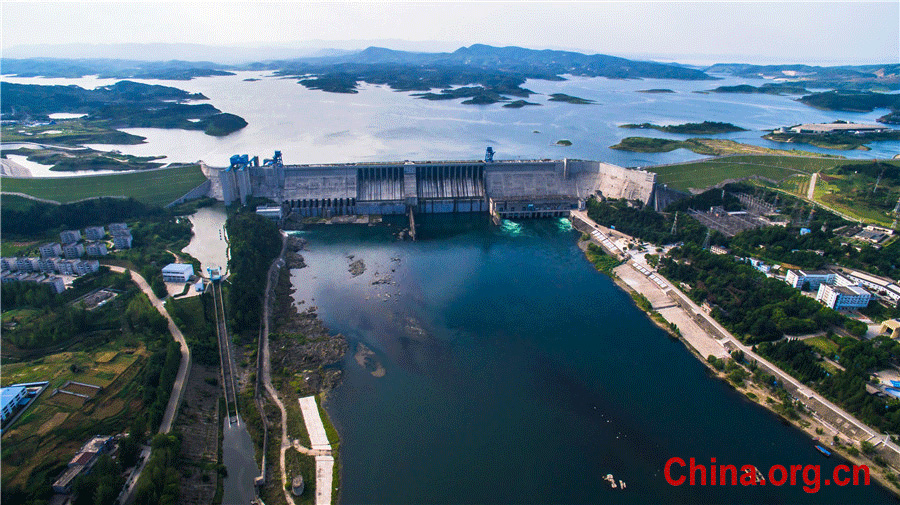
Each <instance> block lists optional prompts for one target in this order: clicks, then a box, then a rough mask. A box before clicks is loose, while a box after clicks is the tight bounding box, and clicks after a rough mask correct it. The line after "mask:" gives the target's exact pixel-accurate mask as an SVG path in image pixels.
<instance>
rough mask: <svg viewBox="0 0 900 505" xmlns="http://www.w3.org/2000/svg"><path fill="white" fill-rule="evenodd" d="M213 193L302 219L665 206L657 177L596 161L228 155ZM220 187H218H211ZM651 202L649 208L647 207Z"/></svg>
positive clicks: (522, 214)
mask: <svg viewBox="0 0 900 505" xmlns="http://www.w3.org/2000/svg"><path fill="white" fill-rule="evenodd" d="M212 179H213V192H214V193H215V194H216V196H220V197H221V199H223V200H224V201H225V203H226V204H231V203H233V202H236V201H240V202H241V204H246V202H247V199H248V198H249V197H251V196H253V197H263V198H268V199H271V200H273V201H275V202H279V203H281V204H282V208H283V209H284V211H285V212H287V211H288V210H289V211H290V212H291V213H295V214H298V215H300V216H303V217H306V216H318V217H332V216H339V215H365V214H370V215H371V214H382V215H389V214H407V213H410V212H412V213H415V214H420V213H426V214H428V213H450V212H484V213H490V214H491V215H492V216H494V217H495V218H536V217H560V216H568V214H569V211H570V210H573V209H583V208H584V205H585V201H586V200H587V199H588V198H589V197H591V196H592V195H602V196H604V197H607V198H626V199H628V200H638V201H641V202H643V203H644V204H647V203H652V204H653V206H654V207H657V208H662V207H664V206H665V205H664V202H660V201H658V200H659V199H660V198H663V199H664V200H671V197H672V195H668V196H665V195H664V194H665V193H666V191H667V190H665V189H664V188H662V187H657V184H656V174H654V173H653V172H647V171H644V170H639V169H630V168H623V167H619V166H616V165H611V164H609V163H603V162H599V161H583V160H568V159H563V160H530V161H494V160H493V151H492V150H491V149H490V148H488V151H487V155H486V156H485V159H484V160H483V161H481V160H479V161H403V162H369V163H341V164H322V165H285V164H284V163H283V162H282V157H281V152H280V151H275V156H274V157H273V158H272V159H267V160H263V162H262V163H260V162H259V158H258V157H253V158H250V157H249V156H247V155H236V156H232V157H231V165H230V166H229V167H227V168H223V169H219V170H218V181H215V177H212ZM216 182H218V184H216ZM651 200H653V202H651Z"/></svg>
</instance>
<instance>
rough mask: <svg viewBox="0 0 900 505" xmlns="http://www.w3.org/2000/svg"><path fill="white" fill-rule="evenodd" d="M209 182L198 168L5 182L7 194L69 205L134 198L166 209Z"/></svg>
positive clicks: (4, 180)
mask: <svg viewBox="0 0 900 505" xmlns="http://www.w3.org/2000/svg"><path fill="white" fill-rule="evenodd" d="M205 180H206V176H205V175H203V172H202V171H201V170H200V167H199V166H198V165H187V166H183V167H178V168H166V169H160V170H149V171H144V172H131V173H127V174H112V175H92V176H80V177H65V178H57V179H17V178H11V177H4V178H3V192H4V193H23V194H26V195H31V196H34V197H36V198H43V199H47V200H53V201H56V202H59V203H69V202H74V201H77V200H83V199H85V198H96V197H101V196H112V197H117V196H120V197H132V198H134V199H135V200H138V201H140V202H143V203H146V204H148V205H156V206H164V205H167V204H169V203H170V202H172V201H174V200H176V199H177V198H179V197H181V196H182V195H184V194H185V193H187V192H188V191H190V190H191V189H193V188H195V187H197V186H199V185H200V184H201V183H202V182H203V181H205Z"/></svg>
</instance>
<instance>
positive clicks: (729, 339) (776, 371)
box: [573, 211, 900, 455]
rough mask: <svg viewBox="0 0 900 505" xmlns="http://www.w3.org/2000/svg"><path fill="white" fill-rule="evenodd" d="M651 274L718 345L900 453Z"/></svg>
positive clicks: (883, 437) (590, 222)
mask: <svg viewBox="0 0 900 505" xmlns="http://www.w3.org/2000/svg"><path fill="white" fill-rule="evenodd" d="M573 215H574V216H575V217H577V218H578V219H580V220H582V221H584V222H585V223H587V224H588V225H590V226H597V224H596V223H595V222H594V221H593V220H591V219H590V218H589V217H587V213H586V212H577V213H576V212H574V211H573ZM617 233H619V232H617ZM619 234H620V235H624V234H621V233H619ZM631 261H637V262H638V264H640V265H641V266H642V267H643V268H645V269H647V270H649V271H653V268H652V267H650V265H648V264H646V263H645V262H644V257H643V256H642V255H635V256H631ZM654 273H656V275H657V276H659V277H660V278H662V279H664V281H665V282H666V283H668V285H669V286H668V287H667V291H669V293H671V294H673V295H675V296H677V297H678V298H679V299H680V302H681V304H682V305H683V306H685V307H687V308H688V309H689V310H690V311H691V312H692V314H691V315H692V316H693V317H694V318H702V319H703V320H704V321H705V322H706V323H707V324H708V325H709V326H711V327H712V328H713V329H714V330H715V331H717V332H719V333H720V334H721V335H722V336H724V338H723V339H719V341H720V342H721V343H722V344H730V345H731V346H734V348H736V349H740V350H741V351H743V352H744V356H745V357H747V358H749V359H753V360H755V361H756V362H757V364H758V365H759V366H762V367H763V368H765V369H767V371H768V372H769V373H771V374H772V375H774V376H775V377H776V378H777V379H778V380H780V381H781V382H782V383H783V384H786V385H790V389H794V390H796V391H797V396H799V397H801V399H802V400H803V401H804V403H805V404H806V403H807V402H809V401H815V402H817V403H819V404H820V405H822V406H824V407H825V408H826V409H828V410H830V411H831V413H832V414H834V415H836V416H838V417H840V418H842V419H843V420H844V421H846V422H847V423H849V424H851V425H853V426H854V427H855V428H856V429H857V430H859V431H861V432H862V433H864V434H866V435H867V439H869V440H870V441H872V443H873V444H875V445H878V444H879V443H883V444H884V445H885V446H886V447H888V448H890V449H891V450H892V451H894V452H896V453H897V454H898V455H900V447H898V446H897V444H894V443H893V442H891V441H890V437H888V436H887V435H884V434H881V433H878V432H877V431H875V430H874V429H872V428H870V427H869V426H867V425H866V424H865V423H863V422H862V421H860V420H859V419H857V418H856V417H854V416H853V415H851V414H850V413H849V412H847V411H845V410H844V409H842V408H841V407H838V406H837V405H835V404H834V403H832V402H830V401H829V400H827V399H826V398H824V397H823V396H822V395H820V394H818V393H816V392H815V391H813V390H812V389H810V388H809V387H807V386H805V385H804V384H802V383H801V382H800V381H798V380H797V379H795V378H794V377H792V376H791V375H790V374H788V373H787V372H785V371H783V370H781V369H780V368H778V367H777V366H775V365H774V364H773V363H771V362H769V361H768V360H766V359H765V358H763V357H762V356H760V355H759V354H757V353H755V352H753V349H752V348H751V347H750V346H746V345H744V344H743V343H741V341H740V340H738V339H737V338H736V337H735V336H734V335H732V334H731V332H729V331H728V330H727V329H725V327H723V326H722V325H721V324H719V323H718V321H716V320H715V319H714V318H713V317H712V316H711V315H709V314H707V313H706V312H705V311H703V310H702V309H701V308H700V307H699V306H698V305H697V304H696V303H694V302H693V300H691V299H690V298H688V297H687V296H686V295H685V294H684V293H683V292H682V291H681V290H680V289H678V287H676V285H675V284H673V283H672V282H671V281H670V280H669V279H666V278H665V277H663V276H662V275H660V274H659V273H658V272H654ZM711 337H713V338H715V336H712V335H711ZM807 406H809V405H807ZM873 440H874V441H873Z"/></svg>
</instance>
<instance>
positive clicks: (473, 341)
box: [293, 215, 895, 504]
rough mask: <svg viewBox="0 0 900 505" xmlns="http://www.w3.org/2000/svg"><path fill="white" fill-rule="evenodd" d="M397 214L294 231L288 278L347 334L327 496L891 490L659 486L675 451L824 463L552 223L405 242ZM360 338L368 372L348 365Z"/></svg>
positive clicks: (449, 221) (609, 497) (663, 497)
mask: <svg viewBox="0 0 900 505" xmlns="http://www.w3.org/2000/svg"><path fill="white" fill-rule="evenodd" d="M399 226H402V223H400V222H397V223H394V225H393V226H382V227H366V226H350V225H348V226H332V227H327V226H324V227H318V228H315V229H313V230H311V231H307V232H303V236H304V238H306V239H307V240H308V247H307V250H306V251H304V252H303V255H304V258H305V260H306V263H307V265H308V266H307V267H306V268H303V269H300V270H295V271H294V272H293V283H294V287H295V288H296V289H297V293H296V295H295V296H296V299H297V300H298V302H299V303H301V307H308V306H310V305H314V306H316V307H318V313H319V315H320V317H321V318H322V319H323V321H324V322H325V323H326V324H327V325H328V326H329V327H330V328H331V329H332V331H334V332H340V333H343V334H345V335H346V336H347V337H348V340H349V342H350V352H348V354H347V356H346V357H345V358H344V360H343V362H342V363H341V365H340V366H341V367H342V368H343V369H344V372H345V376H344V380H343V382H342V384H341V385H340V386H338V388H337V389H335V390H334V391H333V392H332V393H331V394H330V397H329V400H328V401H327V403H326V407H327V409H328V411H329V412H330V414H331V416H332V420H333V421H334V423H335V424H336V426H337V428H338V430H339V432H340V434H341V462H342V464H343V474H342V479H341V483H342V489H341V496H342V501H343V502H344V503H722V502H727V503H750V502H752V503H842V504H847V503H854V504H857V503H893V502H895V500H894V499H893V498H892V497H891V496H890V495H889V494H888V493H887V492H886V491H885V490H883V489H881V488H879V487H877V486H875V485H872V486H870V487H843V488H839V487H836V486H830V487H822V489H821V491H820V492H819V493H817V494H808V493H805V492H804V491H803V490H802V489H801V487H800V486H796V487H773V486H771V485H770V486H766V487H757V488H743V487H739V488H733V487H722V486H717V487H689V486H681V487H672V486H670V485H668V484H667V483H666V482H665V480H664V478H663V467H664V465H665V462H666V461H667V460H668V459H669V458H671V457H673V456H678V457H681V458H684V459H685V460H687V459H688V458H690V457H694V458H697V461H698V462H700V463H705V464H707V465H709V464H710V458H711V457H715V458H716V459H717V461H718V463H719V464H735V465H738V466H740V465H743V464H753V465H756V466H758V467H760V468H762V469H768V468H769V467H770V466H772V465H775V464H783V465H790V464H803V465H806V464H821V465H823V474H824V473H825V472H831V469H832V468H833V467H834V465H836V464H838V463H839V461H837V460H835V459H826V458H824V457H823V456H822V455H821V454H819V453H818V452H817V451H816V450H815V449H814V447H813V445H814V444H813V442H812V441H811V440H810V439H809V438H808V437H806V436H805V435H804V434H802V433H801V432H799V431H798V430H796V429H794V428H792V427H790V426H787V425H785V424H783V423H782V422H780V421H779V419H778V418H777V417H776V416H774V415H773V414H771V413H770V412H768V411H766V410H765V409H763V408H761V407H759V406H757V405H755V404H753V403H751V402H749V401H747V400H745V399H744V398H743V397H742V396H741V395H739V394H737V393H736V392H734V391H733V390H731V389H730V388H729V387H728V386H727V385H726V384H725V383H723V382H722V381H719V380H716V379H713V378H710V377H709V376H708V375H707V371H706V368H705V366H704V365H703V364H702V363H700V362H699V361H698V360H697V359H696V358H695V357H694V356H693V355H692V354H691V353H690V352H689V351H688V350H687V349H686V348H685V346H684V345H683V344H682V343H681V342H679V341H677V340H673V339H671V338H670V337H668V336H667V334H666V333H664V332H663V331H661V330H660V329H658V328H657V327H656V326H655V325H653V324H652V323H651V322H650V321H649V320H648V319H647V318H646V317H645V316H644V314H643V313H642V312H640V311H639V310H638V309H637V308H636V307H635V306H634V304H633V303H632V301H631V299H630V297H629V296H628V295H627V294H626V293H624V292H623V291H621V290H620V289H619V288H618V287H617V286H616V285H615V284H614V283H613V282H611V280H610V279H608V278H607V277H605V276H603V275H602V274H600V273H598V272H596V271H595V270H594V269H593V267H592V266H591V265H590V264H589V263H588V262H587V261H586V260H585V259H584V257H583V255H582V253H581V252H580V250H579V249H578V248H577V245H576V240H577V233H575V232H573V231H571V228H570V227H569V226H568V222H567V221H565V220H545V221H531V222H526V223H514V222H508V221H507V222H504V223H503V225H502V226H500V227H494V226H492V225H490V224H489V223H488V220H487V218H486V217H472V216H466V217H454V216H448V215H444V216H436V215H427V216H422V217H421V219H420V230H419V241H418V242H414V243H413V242H396V241H394V240H393V239H392V237H391V231H392V230H394V229H396V228H397V227H399ZM351 255H352V256H354V258H353V259H352V260H351V258H350V256H351ZM356 259H362V260H363V261H364V262H365V264H366V267H367V269H366V271H365V273H363V274H362V275H360V276H358V277H355V278H353V277H351V274H350V273H349V272H348V270H347V267H348V264H349V263H350V262H351V261H353V260H356ZM386 276H389V277H388V279H387V281H386V282H384V281H385V279H386ZM376 280H381V281H383V282H384V283H379V284H374V285H373V284H372V283H373V281H376ZM360 342H361V343H364V344H365V345H366V346H368V347H369V348H371V349H372V350H373V351H374V353H375V356H376V358H377V360H378V361H380V363H381V364H382V365H383V367H384V372H385V373H384V376H381V377H379V376H377V375H380V374H373V373H371V372H372V371H373V370H374V369H375V368H377V367H375V366H372V367H369V368H368V369H367V368H363V367H362V366H360V365H359V364H358V363H357V361H356V360H355V359H354V351H355V350H356V345H357V343H360ZM610 473H611V474H613V475H614V477H615V479H616V480H619V479H621V480H624V481H625V482H626V484H627V488H626V489H625V490H621V489H612V488H611V487H610V486H609V484H608V483H607V482H606V481H604V480H603V477H604V476H606V475H607V474H610ZM828 476H830V473H829V474H828Z"/></svg>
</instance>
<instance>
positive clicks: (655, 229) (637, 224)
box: [587, 198, 722, 244]
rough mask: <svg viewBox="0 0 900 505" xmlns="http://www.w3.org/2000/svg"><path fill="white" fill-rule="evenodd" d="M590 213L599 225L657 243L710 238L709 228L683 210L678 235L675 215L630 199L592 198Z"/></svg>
mask: <svg viewBox="0 0 900 505" xmlns="http://www.w3.org/2000/svg"><path fill="white" fill-rule="evenodd" d="M587 212H588V217H590V218H591V219H593V220H594V222H596V223H597V224H601V225H603V226H608V227H612V228H615V229H616V230H618V231H620V232H622V233H625V234H626V235H631V236H632V237H636V238H639V239H641V240H646V241H648V242H653V243H655V244H667V243H674V242H680V241H684V242H694V243H698V244H699V243H702V241H703V239H704V238H705V237H706V228H704V227H703V225H701V224H700V223H698V222H697V221H695V220H693V219H690V218H689V217H688V216H687V215H686V214H683V213H679V214H680V215H679V218H678V226H677V227H676V228H677V229H676V231H675V234H672V224H673V222H674V220H675V214H670V215H663V214H660V213H658V212H655V211H654V210H653V209H651V208H650V207H643V206H641V205H640V204H639V203H635V202H629V201H626V200H605V201H602V202H601V201H599V200H597V199H595V198H592V199H590V200H588V202H587ZM721 240H722V239H721V238H719V236H718V234H716V235H715V241H714V242H713V243H719V242H720V241H721Z"/></svg>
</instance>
